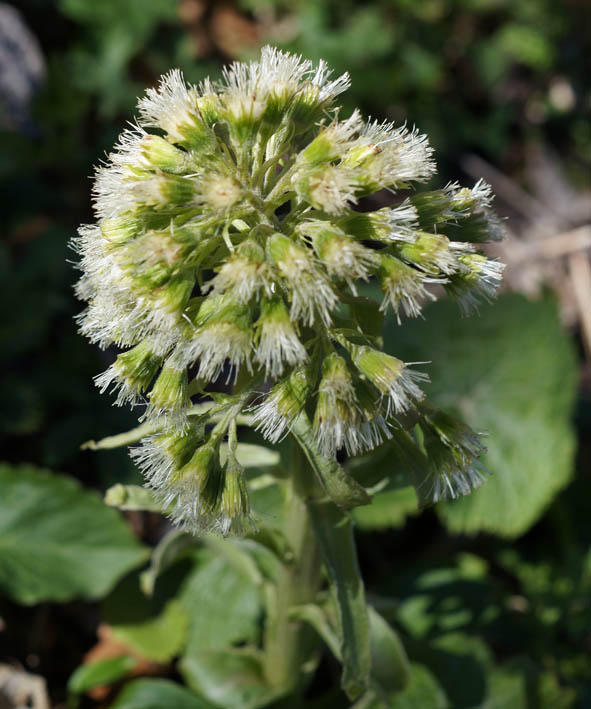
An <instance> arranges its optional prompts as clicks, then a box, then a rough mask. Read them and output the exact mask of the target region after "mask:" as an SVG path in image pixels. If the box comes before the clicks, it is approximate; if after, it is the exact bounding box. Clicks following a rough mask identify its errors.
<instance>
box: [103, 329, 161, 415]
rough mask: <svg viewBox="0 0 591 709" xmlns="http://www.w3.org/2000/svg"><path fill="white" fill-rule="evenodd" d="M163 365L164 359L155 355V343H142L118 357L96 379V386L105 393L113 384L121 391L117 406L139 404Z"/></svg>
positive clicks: (146, 341) (145, 341)
mask: <svg viewBox="0 0 591 709" xmlns="http://www.w3.org/2000/svg"><path fill="white" fill-rule="evenodd" d="M161 364H162V357H159V356H158V355H156V354H155V353H154V350H153V343H151V342H149V341H148V340H144V341H143V342H140V344H139V345H136V346H135V347H133V348H132V349H131V350H128V351H127V352H123V353H122V354H120V355H118V356H117V359H116V360H115V363H114V364H113V365H112V366H111V367H109V369H107V370H106V371H105V372H103V373H102V374H100V375H99V376H97V377H95V380H94V381H95V384H96V385H97V386H98V387H99V389H100V390H101V393H103V392H105V391H106V390H107V389H108V388H109V386H110V385H111V384H113V387H114V389H119V395H118V397H117V400H116V404H117V405H118V406H121V405H122V404H124V403H125V402H126V401H129V402H131V403H132V404H137V403H139V401H141V395H142V394H143V393H144V392H145V391H146V390H147V389H148V387H149V386H150V384H151V383H152V380H153V379H154V377H155V376H156V373H157V372H158V370H159V369H160V366H161Z"/></svg>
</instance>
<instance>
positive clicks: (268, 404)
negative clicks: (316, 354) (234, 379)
mask: <svg viewBox="0 0 591 709" xmlns="http://www.w3.org/2000/svg"><path fill="white" fill-rule="evenodd" d="M312 386H313V384H312V383H311V382H310V373H309V371H308V370H307V369H306V368H301V369H297V370H295V371H294V372H292V373H291V374H290V375H289V376H287V377H285V378H284V379H281V380H280V381H279V382H278V383H277V384H275V386H274V387H273V388H272V389H271V391H270V392H269V394H268V395H267V396H266V398H265V400H264V401H263V402H262V403H261V404H258V405H257V406H256V407H255V408H254V423H255V425H256V427H257V431H261V433H262V434H263V436H264V437H265V438H266V439H267V440H269V441H271V442H272V443H277V442H278V441H280V440H281V439H282V438H283V437H284V436H285V435H286V434H287V433H288V432H289V428H290V426H291V425H292V423H293V422H294V421H295V419H296V418H297V417H298V416H299V415H300V414H301V413H302V411H303V410H304V407H305V405H306V401H307V398H308V395H309V394H310V392H311V390H312Z"/></svg>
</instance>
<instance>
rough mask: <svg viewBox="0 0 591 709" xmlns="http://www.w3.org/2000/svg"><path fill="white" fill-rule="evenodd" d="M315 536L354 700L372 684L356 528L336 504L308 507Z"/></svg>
mask: <svg viewBox="0 0 591 709" xmlns="http://www.w3.org/2000/svg"><path fill="white" fill-rule="evenodd" d="M308 510H309V512H310V517H311V519H312V524H313V527H314V532H315V534H316V538H317V540H318V544H319V546H320V550H321V552H322V557H323V559H324V563H325V565H326V570H327V572H328V578H329V582H330V587H331V592H332V595H333V598H334V601H335V605H336V608H337V614H338V621H339V635H340V643H341V658H342V662H343V675H342V678H341V686H342V687H343V689H344V690H345V692H346V693H347V695H348V696H349V698H351V699H355V698H357V697H358V696H360V695H361V694H362V693H363V692H364V691H365V689H367V687H368V683H369V672H370V664H371V655H370V644H369V620H368V615H367V606H366V603H365V593H364V589H363V581H362V580H361V572H360V570H359V564H358V562H357V553H356V550H355V540H354V537H353V525H352V523H351V521H350V520H349V519H348V518H347V517H345V516H344V515H343V513H342V512H341V511H340V510H339V509H338V508H337V507H336V506H335V505H333V504H331V503H325V504H310V505H308Z"/></svg>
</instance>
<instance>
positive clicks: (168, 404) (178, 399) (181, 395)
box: [147, 365, 190, 424]
mask: <svg viewBox="0 0 591 709" xmlns="http://www.w3.org/2000/svg"><path fill="white" fill-rule="evenodd" d="M187 385H188V380H187V372H186V370H184V369H183V370H181V371H178V370H176V369H174V368H173V367H171V366H169V365H165V366H164V367H163V368H162V371H161V372H160V374H159V375H158V379H157V380H156V383H155V384H154V386H153V388H152V391H151V392H150V397H149V398H150V407H149V409H148V412H147V418H150V416H153V415H155V416H162V415H164V416H167V415H168V416H170V415H172V416H173V417H174V416H177V417H178V415H179V414H181V413H184V412H185V411H186V409H187V408H188V406H189V404H190V399H189V396H188V394H187ZM181 422H182V423H183V424H184V418H182V419H181Z"/></svg>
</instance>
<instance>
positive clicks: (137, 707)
mask: <svg viewBox="0 0 591 709" xmlns="http://www.w3.org/2000/svg"><path fill="white" fill-rule="evenodd" d="M111 707H112V709H173V708H174V709H213V706H212V705H211V704H210V703H209V702H206V701H204V700H203V699H201V698H200V697H197V696H196V695H195V694H193V693H192V692H189V691H188V690H186V689H184V688H183V687H181V686H180V685H178V684H176V683H175V682H171V681H170V680H167V679H136V680H134V681H133V682H130V683H129V684H127V685H125V687H124V689H123V690H122V691H121V692H120V693H119V694H118V695H117V699H115V702H114V703H113V704H112V705H111Z"/></svg>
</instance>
